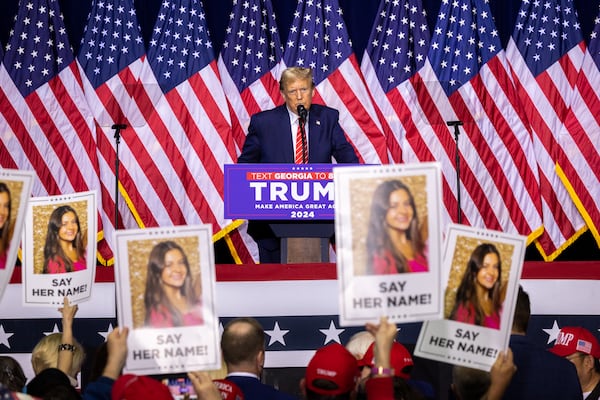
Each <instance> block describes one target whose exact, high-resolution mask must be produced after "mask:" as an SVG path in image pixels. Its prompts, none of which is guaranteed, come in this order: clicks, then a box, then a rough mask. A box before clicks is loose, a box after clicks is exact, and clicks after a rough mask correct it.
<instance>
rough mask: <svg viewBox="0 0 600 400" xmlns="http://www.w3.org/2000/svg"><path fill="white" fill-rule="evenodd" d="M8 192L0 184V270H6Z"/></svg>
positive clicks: (8, 227)
mask: <svg viewBox="0 0 600 400" xmlns="http://www.w3.org/2000/svg"><path fill="white" fill-rule="evenodd" d="M10 222H11V221H10V190H9V188H8V185H7V184H6V183H4V182H0V269H5V268H6V260H7V257H8V247H9V245H10V229H11V228H10Z"/></svg>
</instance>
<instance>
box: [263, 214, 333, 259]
mask: <svg viewBox="0 0 600 400" xmlns="http://www.w3.org/2000/svg"><path fill="white" fill-rule="evenodd" d="M269 226H270V228H271V230H272V231H273V233H274V234H275V236H276V237H278V238H279V239H280V240H281V263H282V264H293V263H295V264H300V263H315V262H329V244H330V240H331V238H333V234H334V232H335V228H334V224H333V221H323V220H320V221H314V220H313V221H306V222H304V221H302V222H300V221H294V222H288V221H277V222H271V223H269Z"/></svg>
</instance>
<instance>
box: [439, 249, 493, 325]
mask: <svg viewBox="0 0 600 400" xmlns="http://www.w3.org/2000/svg"><path fill="white" fill-rule="evenodd" d="M501 276H502V261H501V257H500V252H499V251H498V249H497V248H496V246H494V245H493V244H491V243H482V244H480V245H478V246H477V247H475V249H474V250H473V252H472V253H471V256H470V258H469V261H468V262H467V268H466V270H465V272H464V275H463V277H462V280H461V283H460V286H459V287H458V290H457V292H456V300H455V303H454V308H453V309H452V311H451V313H450V317H449V319H451V320H455V321H459V322H466V323H469V324H474V325H479V326H484V327H487V328H494V329H500V317H501V314H502V303H503V302H504V298H503V297H504V293H503V290H502V282H501Z"/></svg>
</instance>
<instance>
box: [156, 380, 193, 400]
mask: <svg viewBox="0 0 600 400" xmlns="http://www.w3.org/2000/svg"><path fill="white" fill-rule="evenodd" d="M163 383H164V384H165V385H167V387H168V388H169V391H170V392H171V395H172V396H173V398H174V399H175V400H187V399H190V400H191V399H197V398H198V396H197V395H196V392H195V391H194V386H193V385H192V382H191V381H190V380H189V378H167V379H163Z"/></svg>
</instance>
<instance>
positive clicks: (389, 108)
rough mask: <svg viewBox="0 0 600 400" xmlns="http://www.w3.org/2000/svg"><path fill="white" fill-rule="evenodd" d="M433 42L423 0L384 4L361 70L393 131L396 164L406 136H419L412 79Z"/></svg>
mask: <svg viewBox="0 0 600 400" xmlns="http://www.w3.org/2000/svg"><path fill="white" fill-rule="evenodd" d="M429 39H430V35H429V27H428V26H427V19H426V13H425V10H424V9H423V7H422V5H421V1H420V0H404V1H392V0H381V3H380V5H379V9H378V11H377V15H376V16H375V21H374V23H373V28H372V30H371V36H370V38H369V42H368V44H367V48H366V49H365V54H364V56H363V58H362V62H361V66H360V68H361V71H362V73H363V75H364V77H365V81H366V83H367V88H368V89H369V91H370V92H371V95H372V97H373V102H374V104H375V107H376V108H377V110H378V111H379V113H380V115H381V118H380V120H381V122H382V124H383V125H384V129H386V127H387V128H388V129H390V132H388V134H387V138H388V148H389V149H390V155H391V156H392V160H393V161H394V162H398V161H401V155H402V150H401V149H402V147H403V143H404V140H405V136H406V135H409V134H411V133H413V132H415V123H414V121H413V118H415V117H418V114H415V113H412V111H411V109H412V107H413V105H412V104H411V103H412V102H413V101H414V98H410V97H409V94H410V92H411V89H410V86H411V82H410V79H411V78H412V77H413V76H414V74H415V73H416V72H417V71H418V70H419V69H420V68H422V67H423V64H424V63H425V58H426V57H427V50H428V49H429Z"/></svg>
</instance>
